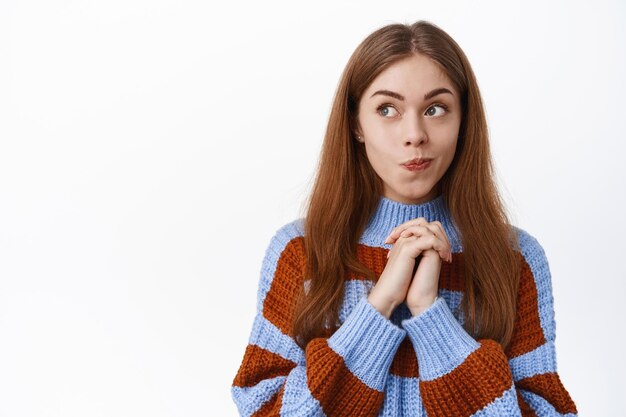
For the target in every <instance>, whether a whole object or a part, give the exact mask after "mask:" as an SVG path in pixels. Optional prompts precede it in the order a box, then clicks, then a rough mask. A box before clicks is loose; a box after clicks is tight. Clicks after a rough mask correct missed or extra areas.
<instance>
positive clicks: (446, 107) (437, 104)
mask: <svg viewBox="0 0 626 417" xmlns="http://www.w3.org/2000/svg"><path fill="white" fill-rule="evenodd" d="M435 106H439V107H441V108H443V109H444V110H445V111H446V113H447V112H448V106H446V105H445V104H442V103H435V104H433V105H432V106H429V107H428V109H426V111H428V110H429V109H430V108H431V107H435ZM385 107H393V108H394V109H395V107H394V105H393V104H391V103H383V104H381V105H380V106H378V107H376V113H378V114H379V115H380V116H382V117H384V118H385V119H389V117H385V116H383V115H382V114H380V110H381V109H384V108H385ZM396 111H398V110H397V109H396ZM435 117H441V116H435Z"/></svg>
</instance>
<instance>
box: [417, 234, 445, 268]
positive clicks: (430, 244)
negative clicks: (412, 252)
mask: <svg viewBox="0 0 626 417" xmlns="http://www.w3.org/2000/svg"><path fill="white" fill-rule="evenodd" d="M415 242H419V244H418V247H419V248H420V249H434V250H435V251H437V252H438V253H439V256H440V257H441V259H443V260H445V261H446V262H448V263H450V262H452V252H450V249H449V245H448V242H447V241H445V240H444V239H442V238H440V237H438V236H436V235H433V234H429V235H422V236H420V237H418V238H417V239H416V240H415ZM424 245H425V246H424Z"/></svg>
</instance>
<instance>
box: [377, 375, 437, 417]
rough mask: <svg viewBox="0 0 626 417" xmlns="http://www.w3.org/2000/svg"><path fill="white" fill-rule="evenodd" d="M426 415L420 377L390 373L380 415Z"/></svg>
mask: <svg viewBox="0 0 626 417" xmlns="http://www.w3.org/2000/svg"><path fill="white" fill-rule="evenodd" d="M396 416H406V417H426V410H425V409H424V404H422V398H421V396H420V388H419V379H418V378H406V377H402V376H397V375H392V374H389V375H388V376H387V383H386V385H385V397H384V399H383V406H382V407H381V409H380V411H379V413H378V417H396Z"/></svg>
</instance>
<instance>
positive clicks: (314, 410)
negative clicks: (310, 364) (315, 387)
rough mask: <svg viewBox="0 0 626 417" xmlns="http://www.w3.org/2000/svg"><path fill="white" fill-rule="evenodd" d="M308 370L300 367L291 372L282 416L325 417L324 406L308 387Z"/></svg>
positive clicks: (286, 386)
mask: <svg viewBox="0 0 626 417" xmlns="http://www.w3.org/2000/svg"><path fill="white" fill-rule="evenodd" d="M306 381H307V379H306V369H305V368H304V367H303V366H298V367H296V368H294V369H292V370H291V372H290V373H289V378H287V384H285V392H284V393H283V400H282V401H283V404H282V407H281V409H280V415H281V416H290V417H291V416H293V417H297V416H303V417H304V416H320V417H322V416H325V415H326V414H324V411H323V410H322V406H321V405H320V403H319V401H318V400H316V399H315V398H314V397H313V395H312V394H311V391H310V390H309V387H308V385H307V382H306Z"/></svg>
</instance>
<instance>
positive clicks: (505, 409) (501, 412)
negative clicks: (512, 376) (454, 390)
mask: <svg viewBox="0 0 626 417" xmlns="http://www.w3.org/2000/svg"><path fill="white" fill-rule="evenodd" d="M488 416H494V417H499V416H507V417H508V416H511V417H514V416H520V417H521V416H522V411H521V410H520V408H519V403H518V402H517V393H516V392H515V385H511V387H510V388H509V389H507V390H506V391H504V393H503V394H502V395H501V396H500V397H498V398H496V399H495V400H494V401H492V402H491V403H489V404H488V405H487V406H485V407H484V408H482V409H481V410H478V411H477V412H475V413H474V414H472V417H488Z"/></svg>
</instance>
